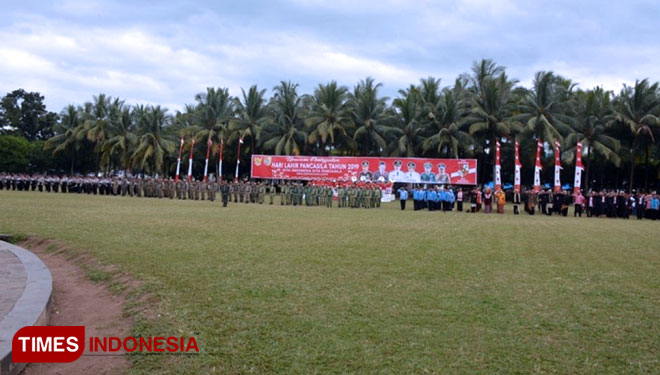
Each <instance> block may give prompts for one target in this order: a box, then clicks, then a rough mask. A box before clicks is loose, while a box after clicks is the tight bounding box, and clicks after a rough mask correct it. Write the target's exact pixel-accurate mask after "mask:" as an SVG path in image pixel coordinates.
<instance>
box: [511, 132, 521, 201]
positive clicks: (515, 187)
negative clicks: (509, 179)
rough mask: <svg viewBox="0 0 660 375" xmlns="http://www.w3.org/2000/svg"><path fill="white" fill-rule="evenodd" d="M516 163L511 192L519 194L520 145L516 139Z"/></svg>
mask: <svg viewBox="0 0 660 375" xmlns="http://www.w3.org/2000/svg"><path fill="white" fill-rule="evenodd" d="M515 144H516V162H515V172H514V175H513V191H515V192H517V193H520V168H521V167H522V164H521V163H520V144H519V143H518V140H517V139H516V143H515Z"/></svg>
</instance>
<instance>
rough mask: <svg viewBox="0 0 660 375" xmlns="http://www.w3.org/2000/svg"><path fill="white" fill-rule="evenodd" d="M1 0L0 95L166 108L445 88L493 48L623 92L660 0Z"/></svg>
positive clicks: (533, 66)
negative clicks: (272, 93) (277, 95)
mask: <svg viewBox="0 0 660 375" xmlns="http://www.w3.org/2000/svg"><path fill="white" fill-rule="evenodd" d="M50 3H51V2H45V1H37V0H0V9H2V10H3V12H2V13H3V16H2V17H0V95H4V93H6V92H9V91H11V90H14V89H16V88H19V87H22V88H25V89H27V90H30V91H39V92H41V93H42V94H43V95H45V96H46V103H47V105H48V109H49V110H51V111H56V112H59V111H60V110H61V109H62V108H63V107H64V106H65V105H67V104H69V103H75V104H80V103H83V102H84V101H88V100H90V99H91V97H92V95H95V94H98V93H100V92H103V93H107V94H108V95H111V96H118V97H121V98H124V99H126V100H127V102H128V103H131V104H134V103H154V104H161V105H164V106H166V107H167V108H169V109H170V110H176V109H181V108H182V107H183V105H184V104H186V103H192V102H194V95H195V94H196V93H198V92H201V91H204V90H205V88H206V87H208V86H216V87H218V86H219V87H228V88H229V89H230V92H231V93H232V94H233V95H239V94H240V90H241V87H244V88H247V87H249V86H250V85H252V84H255V83H256V84H258V85H259V86H260V87H263V88H268V89H270V88H272V87H273V86H274V85H276V84H277V83H278V82H279V81H280V80H291V81H294V82H297V83H299V84H300V86H301V92H311V91H312V90H313V89H314V87H315V86H316V85H317V84H318V83H320V82H327V81H329V80H337V81H338V82H339V83H340V84H344V85H347V86H349V87H352V86H353V85H354V84H355V83H356V82H357V81H358V80H360V79H362V78H364V77H366V76H372V77H374V78H375V79H376V80H377V81H379V82H382V83H383V85H384V87H383V94H384V95H387V96H391V97H392V96H395V95H396V92H397V90H398V89H400V88H403V87H407V86H408V85H409V84H411V83H417V82H418V80H419V78H421V77H427V76H435V77H440V78H442V83H443V84H444V85H449V84H451V83H452V82H453V80H454V79H455V78H456V76H457V75H458V74H460V73H463V72H467V71H468V70H469V69H470V66H471V64H472V62H473V61H476V60H479V59H481V58H492V59H494V60H495V61H496V62H497V63H498V64H500V65H504V66H506V67H507V71H508V73H509V75H510V76H511V77H513V78H516V79H518V80H519V81H520V84H522V85H529V83H530V82H531V80H532V77H533V74H534V72H536V71H538V70H552V71H554V72H556V73H559V74H562V75H564V76H566V77H568V78H571V79H573V80H574V81H575V82H578V83H579V84H580V87H583V88H590V87H593V86H596V85H602V86H604V87H605V88H607V89H610V90H615V91H617V92H618V91H619V90H620V88H621V86H622V84H623V83H628V84H630V83H632V82H634V80H635V79H636V78H645V77H650V78H651V79H652V80H660V28H659V27H658V26H659V25H660V2H658V1H602V0H601V1H592V0H581V1H575V0H550V1H541V0H534V1H525V0H521V1H516V0H499V1H498V0H460V1H459V0H455V1H450V0H448V1H426V0H363V1H360V0H350V1H349V0H331V1H321V0H271V1H198V2H194V1H141V0H133V1H123V0H122V1H120V0H114V1H113V0H65V1H54V2H52V4H53V5H50Z"/></svg>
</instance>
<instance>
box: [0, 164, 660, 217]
mask: <svg viewBox="0 0 660 375" xmlns="http://www.w3.org/2000/svg"><path fill="white" fill-rule="evenodd" d="M399 186H400V187H399V189H397V190H396V193H397V195H398V198H399V201H400V204H401V209H402V210H405V209H406V203H407V201H408V200H410V199H412V201H413V210H415V211H419V210H429V211H443V212H448V211H453V210H456V211H458V212H465V211H467V212H473V213H474V212H482V211H483V212H484V213H491V212H493V208H495V210H496V212H497V213H500V214H501V213H504V207H505V205H506V204H507V202H512V203H513V213H514V214H516V215H517V214H520V213H521V210H520V208H521V206H522V210H523V211H524V212H526V213H527V214H529V215H534V214H536V213H539V214H543V215H562V216H568V214H569V209H570V207H571V206H572V207H573V216H579V217H582V215H583V214H584V215H585V216H587V217H608V218H624V219H628V218H630V217H631V216H632V217H636V218H637V219H640V220H641V219H651V220H656V219H660V196H659V195H658V194H657V193H655V192H654V193H641V192H634V191H633V193H632V194H628V193H625V192H623V191H614V190H610V191H590V192H588V193H587V194H582V193H581V192H578V193H572V192H570V191H556V192H555V191H552V190H540V191H538V192H537V191H534V190H533V189H523V191H522V192H509V193H505V192H504V191H503V190H501V189H498V190H494V189H491V188H489V187H485V188H483V189H481V188H479V187H474V188H468V189H466V188H461V187H452V186H449V185H438V184H400V185H399ZM385 187H387V188H391V187H392V184H391V183H388V184H387V185H384V184H382V183H373V182H364V181H329V180H325V181H324V180H314V181H308V182H301V181H281V182H280V183H279V184H276V183H275V181H247V180H241V181H236V182H234V181H230V182H227V181H221V182H217V181H214V180H212V179H211V180H208V181H197V180H195V179H191V180H188V179H179V180H175V179H172V178H153V177H147V176H144V177H143V176H132V177H129V176H112V177H96V176H66V175H64V176H56V175H35V174H32V175H29V174H8V173H0V190H2V189H5V190H16V191H40V192H52V193H77V194H94V195H112V196H127V197H145V198H169V199H181V200H208V201H211V202H213V201H215V200H216V196H217V195H218V194H219V195H220V198H221V200H222V202H223V206H227V204H228V203H229V202H232V201H233V202H234V203H244V204H247V203H257V204H264V203H265V202H266V199H267V200H268V203H269V204H271V205H272V204H274V203H275V197H276V195H279V203H280V205H282V206H284V205H290V206H325V207H333V205H334V204H336V205H337V207H339V208H378V207H380V206H381V200H382V198H383V191H384V188H385Z"/></svg>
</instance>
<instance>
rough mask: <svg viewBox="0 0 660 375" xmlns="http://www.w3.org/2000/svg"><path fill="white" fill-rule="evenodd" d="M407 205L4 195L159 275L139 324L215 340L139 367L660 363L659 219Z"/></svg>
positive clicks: (62, 234) (531, 367)
mask: <svg viewBox="0 0 660 375" xmlns="http://www.w3.org/2000/svg"><path fill="white" fill-rule="evenodd" d="M397 208H398V205H396V204H395V203H392V204H387V205H385V207H383V208H381V209H377V210H366V209H356V210H354V209H338V208H336V207H335V208H332V209H328V208H325V207H310V208H307V207H281V206H279V205H276V206H268V205H263V206H261V205H252V204H250V205H245V204H231V205H230V206H229V207H228V208H224V209H223V208H221V207H220V204H218V203H215V204H210V203H208V202H193V201H170V200H162V201H158V200H152V199H135V198H119V197H96V196H82V195H62V194H58V195H54V194H45V193H24V192H7V191H0V232H8V233H11V234H24V235H35V236H40V237H43V238H53V239H58V240H61V241H62V242H64V243H66V244H67V245H69V246H71V247H73V248H75V249H80V250H82V251H84V252H88V253H90V254H92V255H93V256H95V257H97V258H98V259H99V260H100V261H102V262H103V263H105V264H112V265H117V266H118V267H119V268H120V269H121V270H122V271H124V272H128V273H130V274H132V275H133V276H134V277H136V278H137V279H140V280H143V281H145V283H146V285H147V286H148V289H149V291H150V292H151V293H152V294H154V295H155V296H157V297H159V299H160V303H159V305H158V306H156V307H155V308H157V309H158V312H160V313H161V314H162V316H161V317H160V318H156V319H151V320H144V319H139V320H138V322H137V323H136V326H135V327H134V332H135V333H138V334H145V335H168V334H174V335H186V336H187V335H195V336H196V337H197V339H198V342H199V343H200V347H201V351H202V352H203V353H204V354H203V355H199V356H194V357H156V356H147V357H135V358H134V367H133V370H132V371H133V372H134V373H145V374H146V373H169V374H193V373H221V374H234V373H256V374H266V373H278V374H296V373H318V374H331V373H378V374H408V373H419V374H426V373H438V374H446V373H502V374H513V373H520V374H528V373H559V374H580V373H584V374H604V373H608V374H622V373H648V374H657V373H660V359H659V358H660V242H659V241H658V233H659V228H660V223H659V222H648V221H642V222H638V221H636V220H629V221H624V220H610V219H586V218H583V219H574V218H572V217H569V218H559V217H545V216H543V217H541V216H538V215H537V216H532V217H530V216H528V215H526V214H525V215H521V216H514V215H511V214H506V215H496V214H491V215H485V214H466V213H463V214H459V213H455V212H452V213H446V214H443V213H441V212H433V213H429V212H413V211H412V210H409V211H406V212H401V211H400V210H398V209H397ZM409 208H410V207H409ZM507 208H508V209H509V210H510V206H509V207H507ZM571 214H572V210H571Z"/></svg>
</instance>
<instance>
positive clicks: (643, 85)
mask: <svg viewBox="0 0 660 375" xmlns="http://www.w3.org/2000/svg"><path fill="white" fill-rule="evenodd" d="M658 88H659V86H658V83H657V82H656V83H653V84H651V83H649V81H648V79H643V80H641V81H640V80H637V81H635V86H633V87H630V86H627V85H624V86H623V89H622V90H621V93H620V94H619V96H618V97H617V98H616V100H615V115H614V121H616V122H617V123H618V124H620V125H622V126H623V127H624V128H625V129H626V130H627V132H628V133H629V134H630V156H631V157H630V185H629V186H628V192H630V191H631V190H632V186H633V181H634V180H633V179H634V177H635V157H636V156H637V154H638V153H639V151H640V150H645V151H646V166H647V169H648V159H649V154H648V149H649V147H650V146H651V145H652V144H653V143H655V135H654V133H655V132H657V131H658V128H659V127H660V117H659V116H660V113H659V111H660V93H659V92H658ZM645 185H647V182H645ZM647 187H648V186H645V188H647Z"/></svg>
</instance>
